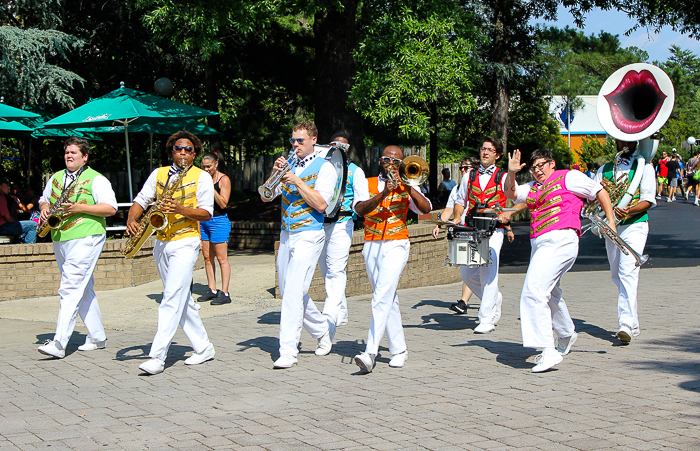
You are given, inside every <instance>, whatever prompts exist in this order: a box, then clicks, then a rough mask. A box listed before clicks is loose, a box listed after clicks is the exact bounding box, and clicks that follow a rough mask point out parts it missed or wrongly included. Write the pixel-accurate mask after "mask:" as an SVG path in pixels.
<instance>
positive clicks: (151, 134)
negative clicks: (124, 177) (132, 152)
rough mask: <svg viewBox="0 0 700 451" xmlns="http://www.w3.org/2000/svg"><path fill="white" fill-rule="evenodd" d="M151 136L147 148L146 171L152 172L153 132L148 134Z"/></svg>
mask: <svg viewBox="0 0 700 451" xmlns="http://www.w3.org/2000/svg"><path fill="white" fill-rule="evenodd" d="M148 135H149V136H150V138H151V147H150V149H149V150H148V172H149V174H150V173H151V172H153V133H149V134H148Z"/></svg>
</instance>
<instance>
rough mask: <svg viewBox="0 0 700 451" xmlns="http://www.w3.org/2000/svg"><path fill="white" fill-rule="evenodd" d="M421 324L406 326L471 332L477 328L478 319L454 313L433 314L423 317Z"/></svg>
mask: <svg viewBox="0 0 700 451" xmlns="http://www.w3.org/2000/svg"><path fill="white" fill-rule="evenodd" d="M421 319H422V320H423V322H422V323H420V324H404V325H403V327H404V328H406V329H410V328H415V327H418V328H421V329H431V330H465V329H466V330H469V329H474V328H475V327H476V324H477V323H476V318H469V317H467V315H455V314H453V313H431V314H429V315H423V316H421Z"/></svg>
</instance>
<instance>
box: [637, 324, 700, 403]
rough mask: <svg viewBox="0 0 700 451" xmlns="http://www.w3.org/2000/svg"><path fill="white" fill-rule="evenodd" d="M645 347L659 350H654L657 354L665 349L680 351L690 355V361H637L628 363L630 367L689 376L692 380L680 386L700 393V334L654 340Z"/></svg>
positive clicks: (646, 343)
mask: <svg viewBox="0 0 700 451" xmlns="http://www.w3.org/2000/svg"><path fill="white" fill-rule="evenodd" d="M633 345H634V343H633ZM644 345H645V346H650V347H654V348H657V349H655V350H654V351H655V354H657V353H658V351H659V350H663V349H668V350H669V351H672V352H674V353H675V352H678V351H680V352H683V353H687V354H689V355H688V360H671V359H668V360H647V361H639V360H637V361H629V362H627V363H628V364H629V365H633V366H635V367H636V368H639V369H645V370H650V371H662V372H667V373H675V374H682V375H687V376H689V377H690V380H687V381H685V382H681V383H679V384H678V386H679V387H680V388H682V389H684V390H689V391H693V392H696V393H700V359H698V357H699V356H698V354H700V332H694V333H691V334H686V335H682V336H676V337H674V338H671V339H668V340H653V341H650V342H645V343H644Z"/></svg>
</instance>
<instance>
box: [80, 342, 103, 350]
mask: <svg viewBox="0 0 700 451" xmlns="http://www.w3.org/2000/svg"><path fill="white" fill-rule="evenodd" d="M104 348H105V342H104V341H88V342H87V343H85V344H84V345H80V346H78V351H94V350H96V349H104Z"/></svg>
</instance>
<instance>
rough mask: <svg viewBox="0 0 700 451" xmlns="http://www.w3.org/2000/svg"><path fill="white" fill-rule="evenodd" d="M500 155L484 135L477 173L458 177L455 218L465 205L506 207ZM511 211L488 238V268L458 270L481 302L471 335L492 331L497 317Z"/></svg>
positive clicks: (502, 216) (494, 141) (500, 150)
mask: <svg viewBox="0 0 700 451" xmlns="http://www.w3.org/2000/svg"><path fill="white" fill-rule="evenodd" d="M502 156H503V143H502V142H501V140H499V139H498V138H494V137H491V136H487V137H486V138H484V141H483V144H481V148H480V149H479V158H480V162H481V165H480V166H479V170H478V174H477V172H476V171H474V170H472V171H470V172H469V173H467V174H465V176H464V177H462V180H461V182H460V185H459V191H458V194H457V199H456V200H455V209H454V212H455V218H459V217H461V215H462V212H463V211H464V207H465V205H467V204H468V203H470V204H471V206H474V205H476V204H484V205H486V206H488V207H494V206H496V205H498V206H500V207H505V206H506V195H505V193H504V192H503V190H504V186H505V177H504V175H505V171H503V170H502V169H499V168H497V167H496V162H497V161H498V160H500V159H501V157H502ZM511 215H512V212H508V213H501V214H500V215H499V219H500V220H501V224H500V225H499V228H498V229H496V231H495V232H494V233H493V235H491V237H490V238H489V249H490V251H491V262H492V263H491V264H490V265H488V266H479V267H466V266H463V267H461V268H460V273H461V276H462V281H463V282H464V283H466V284H467V286H468V287H469V288H470V289H471V290H472V292H473V293H474V294H476V295H477V296H478V297H479V299H481V305H480V306H479V325H478V326H476V328H475V329H474V333H477V334H487V333H489V332H493V331H494V330H495V329H496V324H498V320H499V319H500V318H501V304H502V303H503V295H502V294H501V293H500V291H499V290H498V267H499V263H500V254H501V246H502V245H503V231H504V228H505V227H508V228H510V226H509V225H508V226H506V225H504V224H503V223H507V222H508V221H509V220H510V216H511Z"/></svg>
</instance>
